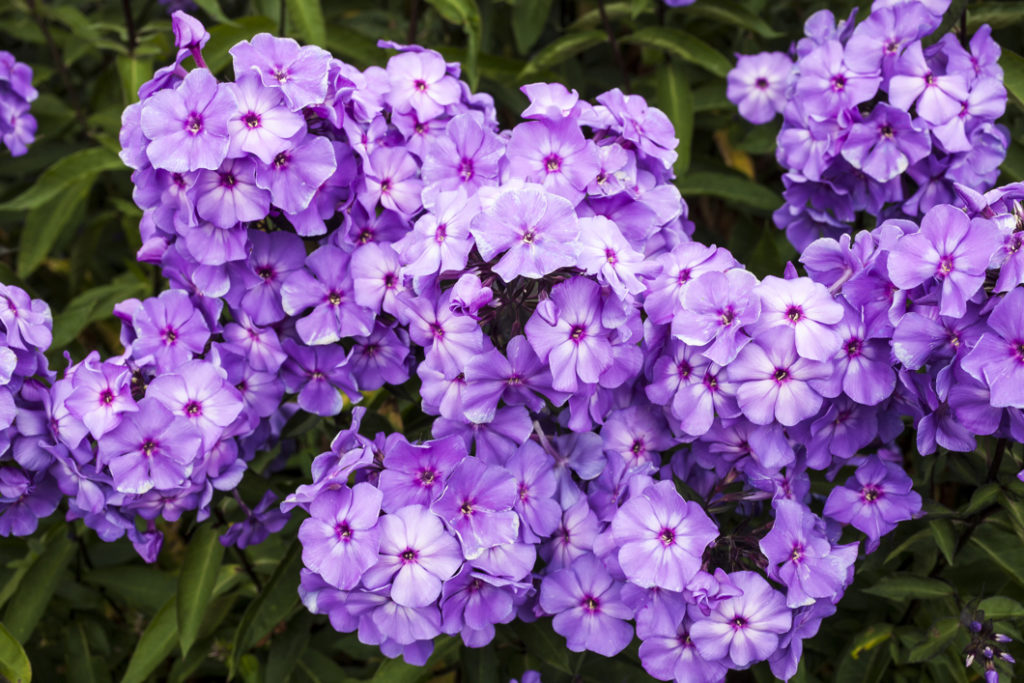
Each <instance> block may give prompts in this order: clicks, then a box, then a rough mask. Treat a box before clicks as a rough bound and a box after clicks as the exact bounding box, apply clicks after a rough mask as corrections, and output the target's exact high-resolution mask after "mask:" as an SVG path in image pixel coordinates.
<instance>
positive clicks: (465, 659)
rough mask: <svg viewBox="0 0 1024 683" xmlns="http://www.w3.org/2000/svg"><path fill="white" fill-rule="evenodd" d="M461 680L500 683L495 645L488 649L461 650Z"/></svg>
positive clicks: (492, 644) (477, 682)
mask: <svg viewBox="0 0 1024 683" xmlns="http://www.w3.org/2000/svg"><path fill="white" fill-rule="evenodd" d="M459 668H460V670H461V673H462V677H461V680H463V681H474V682H475V683H498V681H499V680H500V679H499V676H498V656H497V653H496V652H495V649H494V643H491V644H490V645H488V646H487V647H463V648H461V649H460V650H459Z"/></svg>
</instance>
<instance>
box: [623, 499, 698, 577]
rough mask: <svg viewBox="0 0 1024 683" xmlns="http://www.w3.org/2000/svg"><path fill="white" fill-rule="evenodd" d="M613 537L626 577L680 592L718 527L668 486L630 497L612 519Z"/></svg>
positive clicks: (696, 568)
mask: <svg viewBox="0 0 1024 683" xmlns="http://www.w3.org/2000/svg"><path fill="white" fill-rule="evenodd" d="M612 533H613V534H614V536H615V542H616V544H618V546H619V551H618V558H619V564H620V565H621V566H622V570H623V571H624V572H625V574H626V577H627V578H628V579H629V580H630V581H631V582H632V583H634V584H636V585H638V586H642V587H644V588H651V587H653V586H659V587H661V588H663V589H665V590H670V591H681V590H683V589H684V588H686V586H687V584H688V583H689V582H690V580H691V579H693V577H694V576H695V575H696V574H697V571H698V570H699V569H700V566H701V558H702V556H703V555H704V550H705V549H706V548H707V546H708V545H709V544H710V543H711V542H712V541H714V540H715V539H716V538H718V528H717V527H716V526H715V524H714V522H712V521H711V520H710V519H709V518H708V516H707V515H706V514H705V513H704V510H703V509H701V507H700V505H698V504H697V503H694V502H691V501H687V500H683V497H682V496H680V495H679V492H678V491H676V488H675V484H673V483H672V482H671V481H662V482H658V483H657V484H655V485H654V486H652V487H650V488H648V489H647V490H646V491H644V493H643V495H640V496H635V497H633V498H630V499H629V500H628V501H627V502H626V504H625V505H623V506H622V507H621V508H620V509H619V511H618V512H617V513H616V514H615V518H614V519H613V520H612Z"/></svg>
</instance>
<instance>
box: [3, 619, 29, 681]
mask: <svg viewBox="0 0 1024 683" xmlns="http://www.w3.org/2000/svg"><path fill="white" fill-rule="evenodd" d="M0 676H3V677H4V678H6V679H7V680H8V681H10V682H11V683H31V681H32V664H31V663H30V662H29V661H28V655H26V654H25V649H24V648H22V647H21V643H19V642H18V639H17V638H15V637H14V636H13V635H11V632H10V631H8V630H7V627H6V626H4V625H3V624H0Z"/></svg>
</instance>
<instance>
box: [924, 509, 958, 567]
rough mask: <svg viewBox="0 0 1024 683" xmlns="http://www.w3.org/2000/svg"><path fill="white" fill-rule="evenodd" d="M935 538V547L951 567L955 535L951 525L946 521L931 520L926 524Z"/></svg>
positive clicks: (954, 548) (954, 549) (954, 551)
mask: <svg viewBox="0 0 1024 683" xmlns="http://www.w3.org/2000/svg"><path fill="white" fill-rule="evenodd" d="M928 526H929V527H930V528H931V530H932V536H934V537H935V545H937V546H938V547H939V551H940V552H942V556H943V557H944V558H946V563H947V564H948V565H949V566H950V567H952V566H953V555H954V554H955V553H956V534H955V533H954V532H953V523H952V522H950V521H949V520H948V519H933V520H931V521H930V522H928Z"/></svg>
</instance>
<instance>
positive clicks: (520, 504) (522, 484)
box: [505, 441, 562, 543]
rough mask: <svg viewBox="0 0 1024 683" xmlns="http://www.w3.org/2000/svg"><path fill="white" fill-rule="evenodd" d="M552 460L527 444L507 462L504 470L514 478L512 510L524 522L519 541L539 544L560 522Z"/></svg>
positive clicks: (559, 508) (560, 513)
mask: <svg viewBox="0 0 1024 683" xmlns="http://www.w3.org/2000/svg"><path fill="white" fill-rule="evenodd" d="M554 464H555V461H554V458H552V457H551V456H550V455H549V454H548V453H546V452H545V451H544V449H543V448H541V447H540V446H539V445H538V444H536V443H534V442H533V441H527V442H526V443H525V444H523V446H522V447H521V448H520V449H519V450H518V451H516V453H515V454H513V455H512V457H510V458H509V459H508V461H507V462H506V464H505V468H506V469H507V470H508V471H509V473H510V474H512V476H513V477H514V478H515V482H516V489H517V490H516V493H517V495H516V501H515V510H516V512H517V513H518V514H519V517H520V519H522V521H523V523H522V525H521V526H520V532H521V536H522V540H523V541H524V542H526V543H538V542H540V541H541V539H545V538H547V537H549V536H551V534H552V533H554V531H555V529H556V528H557V527H558V524H559V522H561V519H562V508H561V507H559V505H558V503H557V502H556V501H555V499H554V496H555V491H556V490H557V488H558V481H557V479H556V478H555V471H554Z"/></svg>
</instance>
